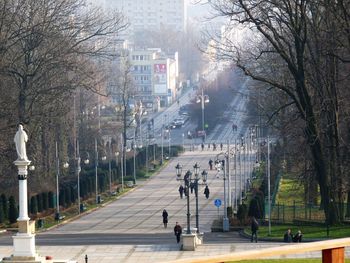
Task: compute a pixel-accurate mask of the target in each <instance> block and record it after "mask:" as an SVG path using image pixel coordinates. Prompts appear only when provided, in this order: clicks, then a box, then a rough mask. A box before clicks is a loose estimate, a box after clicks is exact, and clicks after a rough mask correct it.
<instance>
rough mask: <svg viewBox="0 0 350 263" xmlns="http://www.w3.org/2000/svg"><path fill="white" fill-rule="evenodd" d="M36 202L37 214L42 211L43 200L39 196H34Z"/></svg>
mask: <svg viewBox="0 0 350 263" xmlns="http://www.w3.org/2000/svg"><path fill="white" fill-rule="evenodd" d="M36 201H37V203H38V212H39V213H41V212H42V211H43V199H42V196H41V194H37V195H36Z"/></svg>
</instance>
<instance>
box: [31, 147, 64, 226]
mask: <svg viewBox="0 0 350 263" xmlns="http://www.w3.org/2000/svg"><path fill="white" fill-rule="evenodd" d="M56 162H57V163H56V165H57V167H56V168H57V171H56V214H55V220H60V219H61V216H60V189H59V177H60V158H59V155H58V143H57V141H56ZM31 167H34V166H29V170H31ZM68 167H69V164H68V162H64V163H63V168H65V169H66V168H68Z"/></svg>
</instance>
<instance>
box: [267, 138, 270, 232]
mask: <svg viewBox="0 0 350 263" xmlns="http://www.w3.org/2000/svg"><path fill="white" fill-rule="evenodd" d="M270 165H271V162H270V137H269V136H267V182H268V183H267V191H268V193H267V195H268V206H269V236H270V235H271V184H270V169H271V167H270Z"/></svg>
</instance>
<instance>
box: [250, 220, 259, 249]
mask: <svg viewBox="0 0 350 263" xmlns="http://www.w3.org/2000/svg"><path fill="white" fill-rule="evenodd" d="M258 229H259V223H258V221H257V220H256V218H255V217H254V216H253V217H252V225H251V230H252V237H251V242H253V240H254V239H255V243H258Z"/></svg>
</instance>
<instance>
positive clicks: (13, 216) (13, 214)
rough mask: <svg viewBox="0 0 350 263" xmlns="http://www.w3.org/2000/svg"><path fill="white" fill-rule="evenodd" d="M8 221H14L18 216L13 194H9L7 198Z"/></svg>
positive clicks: (11, 222)
mask: <svg viewBox="0 0 350 263" xmlns="http://www.w3.org/2000/svg"><path fill="white" fill-rule="evenodd" d="M8 215H9V221H10V224H13V223H16V220H17V217H18V210H17V205H16V201H15V198H14V197H13V196H10V198H9V212H8Z"/></svg>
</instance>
